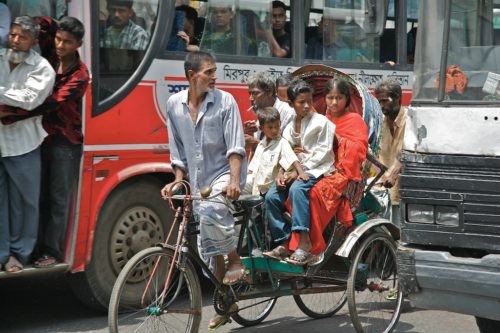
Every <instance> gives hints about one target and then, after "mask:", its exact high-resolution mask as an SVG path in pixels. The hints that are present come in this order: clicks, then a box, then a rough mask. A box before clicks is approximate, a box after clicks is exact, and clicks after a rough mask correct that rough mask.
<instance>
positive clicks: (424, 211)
mask: <svg viewBox="0 0 500 333" xmlns="http://www.w3.org/2000/svg"><path fill="white" fill-rule="evenodd" d="M407 208H408V211H407V220H408V222H410V223H429V224H432V223H434V206H432V205H419V204H408V206H407Z"/></svg>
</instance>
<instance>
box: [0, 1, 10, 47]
mask: <svg viewBox="0 0 500 333" xmlns="http://www.w3.org/2000/svg"><path fill="white" fill-rule="evenodd" d="M9 30H10V11H9V7H7V6H6V5H4V4H3V3H0V48H4V47H6V46H7V36H8V35H9Z"/></svg>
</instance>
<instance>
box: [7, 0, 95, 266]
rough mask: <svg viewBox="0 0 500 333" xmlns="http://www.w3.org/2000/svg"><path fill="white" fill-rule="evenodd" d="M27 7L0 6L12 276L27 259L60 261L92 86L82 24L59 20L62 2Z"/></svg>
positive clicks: (40, 263)
mask: <svg viewBox="0 0 500 333" xmlns="http://www.w3.org/2000/svg"><path fill="white" fill-rule="evenodd" d="M29 2H30V1H7V3H6V5H4V4H1V3H0V12H1V13H2V14H1V15H0V18H1V19H2V23H0V27H2V28H3V27H8V33H7V36H6V38H5V41H6V43H5V44H3V45H2V47H1V48H0V67H1V68H0V269H4V270H5V271H7V272H9V273H18V272H21V271H22V270H23V268H24V266H25V265H26V264H28V263H29V262H30V261H32V260H33V265H34V266H35V267H50V266H53V265H55V264H56V263H57V262H58V261H61V260H63V256H64V253H63V242H64V236H65V233H66V222H67V220H68V213H69V210H70V207H71V203H72V198H73V195H74V190H75V186H76V184H77V180H78V173H79V167H80V158H81V154H82V143H83V134H82V129H81V125H82V115H81V108H80V106H81V105H80V104H81V99H82V97H83V95H84V94H85V92H86V90H87V85H88V81H89V72H88V70H87V67H86V66H85V64H84V63H83V62H82V61H81V60H80V57H79V54H78V48H79V47H80V46H81V45H82V40H83V36H84V33H85V29H84V26H83V24H82V23H81V22H80V21H79V20H78V19H76V18H74V17H69V16H64V14H61V13H62V11H64V10H65V7H64V6H65V5H66V2H65V1H46V2H44V1H37V4H36V5H35V4H31V5H32V6H31V7H29V6H28V5H29V4H28V3H29ZM38 5H39V6H38ZM63 5H64V6H63ZM27 6H28V7H29V8H28V7H27ZM19 13H21V14H22V13H31V14H33V15H38V14H41V16H36V18H33V17H31V16H27V15H20V16H19ZM11 15H12V16H11ZM44 15H50V16H44ZM11 17H12V19H11ZM52 17H58V18H59V20H58V21H57V22H56V21H55V20H54V19H53V18H52ZM2 34H3V33H2ZM0 41H2V42H3V41H4V37H3V36H2V37H0ZM37 50H40V51H41V54H42V55H43V56H42V55H41V54H40V53H39V52H38V51H37ZM42 175H43V176H42ZM40 207H43V209H41V208H40ZM37 244H38V246H37ZM35 246H37V249H38V250H37V251H36V252H34V250H35Z"/></svg>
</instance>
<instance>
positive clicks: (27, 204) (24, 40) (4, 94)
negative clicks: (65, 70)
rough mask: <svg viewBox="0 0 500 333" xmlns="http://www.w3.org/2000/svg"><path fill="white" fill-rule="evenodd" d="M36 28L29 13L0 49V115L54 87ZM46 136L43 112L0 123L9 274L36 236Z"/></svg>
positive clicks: (0, 230)
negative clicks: (40, 53)
mask: <svg viewBox="0 0 500 333" xmlns="http://www.w3.org/2000/svg"><path fill="white" fill-rule="evenodd" d="M39 31H40V27H39V25H38V24H37V23H36V22H35V20H34V19H33V18H31V17H29V16H20V17H17V18H15V19H14V21H13V22H12V24H11V27H10V34H9V41H8V42H9V48H8V49H1V50H0V119H1V118H5V117H9V116H12V115H13V114H14V112H11V111H5V108H4V106H10V107H16V108H22V109H25V110H29V111H30V110H34V109H35V108H36V107H37V106H39V105H40V104H42V103H43V101H44V100H45V98H47V96H49V94H50V92H51V91H52V87H53V85H54V79H55V73H54V70H53V69H52V66H51V65H50V64H49V62H48V61H47V60H46V59H44V58H43V57H42V56H41V55H39V54H38V53H37V52H36V51H34V50H33V46H35V45H36V44H37V43H38V33H39ZM46 136H47V132H46V131H45V130H44V129H43V126H42V116H35V117H30V118H27V119H22V120H19V121H17V122H16V123H15V124H7V125H5V124H4V123H3V121H2V122H1V123H0V266H4V268H5V270H6V271H7V272H10V273H16V272H20V271H21V270H22V269H23V265H25V264H26V263H27V262H28V259H29V257H30V255H31V253H32V251H33V248H34V246H35V243H36V240H37V235H38V215H39V205H38V202H39V196H40V178H41V177H40V174H41V160H40V144H41V143H42V141H43V140H44V138H45V137H46Z"/></svg>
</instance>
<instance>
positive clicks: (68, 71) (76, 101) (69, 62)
mask: <svg viewBox="0 0 500 333" xmlns="http://www.w3.org/2000/svg"><path fill="white" fill-rule="evenodd" d="M84 33H85V29H84V27H83V24H82V23H81V22H80V21H79V20H77V19H76V18H73V17H64V18H62V19H61V21H60V22H59V27H58V30H57V32H56V35H55V40H54V42H55V50H56V54H57V62H56V63H54V64H52V65H53V66H54V69H55V70H56V82H55V85H54V90H53V92H52V95H50V96H49V97H48V98H47V99H46V100H45V102H44V103H43V104H42V105H41V106H40V107H39V108H38V110H37V111H39V112H41V113H42V114H43V125H44V128H45V130H46V131H47V132H48V133H49V138H48V141H47V142H46V143H45V146H44V150H45V156H44V157H45V159H44V161H43V162H42V163H43V169H44V170H46V171H47V172H48V181H47V184H46V189H45V190H46V191H47V192H48V193H47V194H48V196H47V198H46V200H47V201H48V202H47V208H48V214H47V217H48V219H47V221H46V222H47V224H46V228H45V233H44V236H43V238H42V240H41V251H42V253H43V255H42V256H41V257H40V258H39V259H38V260H36V261H35V267H50V266H53V265H54V264H56V263H57V261H58V260H62V259H63V253H62V250H63V242H64V236H65V233H66V222H67V220H68V211H69V207H70V204H71V198H72V197H73V194H74V190H75V187H76V184H77V180H78V171H79V168H80V158H81V155H82V144H83V134H82V112H81V100H82V97H83V95H84V94H85V91H86V90H87V85H88V81H89V72H88V69H87V67H86V66H85V64H84V63H83V62H82V61H81V60H80V56H79V54H78V51H77V50H78V48H79V47H80V46H81V45H82V39H83V35H84Z"/></svg>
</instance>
